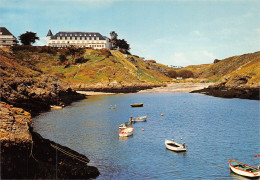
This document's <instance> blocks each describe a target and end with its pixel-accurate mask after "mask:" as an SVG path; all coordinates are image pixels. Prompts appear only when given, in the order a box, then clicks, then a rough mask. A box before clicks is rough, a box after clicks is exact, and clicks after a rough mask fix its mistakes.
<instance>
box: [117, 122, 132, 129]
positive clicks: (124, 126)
mask: <svg viewBox="0 0 260 180" xmlns="http://www.w3.org/2000/svg"><path fill="white" fill-rule="evenodd" d="M131 125H132V123H131V122H124V123H123V124H120V125H119V129H125V128H128V127H129V126H131Z"/></svg>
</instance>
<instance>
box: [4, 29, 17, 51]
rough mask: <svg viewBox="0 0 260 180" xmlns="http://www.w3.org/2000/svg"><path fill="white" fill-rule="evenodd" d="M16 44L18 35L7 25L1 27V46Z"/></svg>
mask: <svg viewBox="0 0 260 180" xmlns="http://www.w3.org/2000/svg"><path fill="white" fill-rule="evenodd" d="M16 44H17V40H16V37H15V36H14V35H13V34H12V33H10V31H8V29H6V28H5V27H0V47H8V46H13V45H16Z"/></svg>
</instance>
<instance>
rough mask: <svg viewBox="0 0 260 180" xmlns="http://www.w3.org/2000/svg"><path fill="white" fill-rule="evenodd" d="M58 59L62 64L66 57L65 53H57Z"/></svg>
mask: <svg viewBox="0 0 260 180" xmlns="http://www.w3.org/2000/svg"><path fill="white" fill-rule="evenodd" d="M59 60H60V63H62V64H63V63H64V62H65V61H66V60H67V58H66V56H65V55H63V54H61V55H59Z"/></svg>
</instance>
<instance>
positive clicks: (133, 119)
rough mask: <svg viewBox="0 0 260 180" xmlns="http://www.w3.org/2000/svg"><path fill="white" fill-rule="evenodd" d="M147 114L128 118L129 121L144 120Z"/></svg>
mask: <svg viewBox="0 0 260 180" xmlns="http://www.w3.org/2000/svg"><path fill="white" fill-rule="evenodd" d="M146 119H147V116H141V117H136V118H131V117H130V118H129V120H130V122H142V121H146Z"/></svg>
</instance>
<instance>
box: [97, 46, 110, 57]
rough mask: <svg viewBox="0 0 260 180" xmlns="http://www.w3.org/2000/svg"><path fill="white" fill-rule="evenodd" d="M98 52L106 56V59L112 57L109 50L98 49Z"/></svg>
mask: <svg viewBox="0 0 260 180" xmlns="http://www.w3.org/2000/svg"><path fill="white" fill-rule="evenodd" d="M100 52H101V53H102V54H104V55H105V56H106V58H108V57H109V56H111V55H112V54H111V52H110V50H109V49H106V48H103V49H100Z"/></svg>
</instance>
